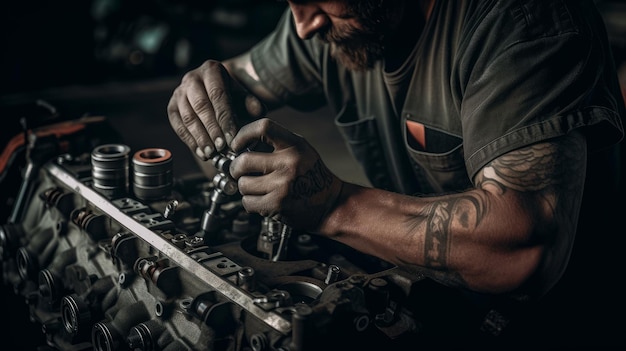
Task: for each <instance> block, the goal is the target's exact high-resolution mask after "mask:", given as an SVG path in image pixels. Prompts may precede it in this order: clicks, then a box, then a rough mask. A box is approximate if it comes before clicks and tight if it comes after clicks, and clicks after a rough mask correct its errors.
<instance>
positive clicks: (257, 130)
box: [231, 118, 298, 152]
mask: <svg viewBox="0 0 626 351" xmlns="http://www.w3.org/2000/svg"><path fill="white" fill-rule="evenodd" d="M297 138H298V136H297V135H296V134H294V133H292V132H291V131H289V130H288V129H286V128H285V127H283V126H282V125H280V124H278V123H276V122H275V121H273V120H271V119H269V118H262V119H259V120H257V121H254V122H252V123H249V124H246V125H245V126H243V127H242V128H241V129H240V130H239V132H238V133H237V135H236V136H235V138H234V139H233V141H232V143H231V148H232V149H233V151H235V152H241V151H243V150H244V149H245V148H246V147H248V146H250V145H253V144H255V143H258V142H262V143H266V144H268V145H270V146H271V147H272V148H273V149H274V150H277V149H283V148H287V147H289V146H291V145H294V144H295V143H296V142H297Z"/></svg>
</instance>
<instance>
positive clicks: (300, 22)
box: [290, 3, 330, 39]
mask: <svg viewBox="0 0 626 351" xmlns="http://www.w3.org/2000/svg"><path fill="white" fill-rule="evenodd" d="M290 5H291V12H292V13H293V18H294V21H295V24H296V31H297V33H298V36H299V37H300V39H309V38H311V37H313V36H314V35H315V33H317V32H318V31H319V30H320V29H322V28H324V27H326V26H327V25H329V23H330V19H329V18H328V16H327V15H326V14H325V13H324V12H323V11H321V10H320V8H319V7H318V6H316V5H315V4H294V3H290Z"/></svg>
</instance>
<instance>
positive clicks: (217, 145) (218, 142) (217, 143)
mask: <svg viewBox="0 0 626 351" xmlns="http://www.w3.org/2000/svg"><path fill="white" fill-rule="evenodd" d="M215 148H216V149H217V150H218V151H221V150H222V149H223V148H224V139H222V138H220V137H217V138H215Z"/></svg>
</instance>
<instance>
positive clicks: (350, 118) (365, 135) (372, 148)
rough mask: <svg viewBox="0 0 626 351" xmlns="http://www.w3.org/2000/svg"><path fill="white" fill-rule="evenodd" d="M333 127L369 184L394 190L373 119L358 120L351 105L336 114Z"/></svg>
mask: <svg viewBox="0 0 626 351" xmlns="http://www.w3.org/2000/svg"><path fill="white" fill-rule="evenodd" d="M335 125H336V126H337V128H338V129H339V131H340V133H341V135H342V136H343V138H344V141H345V142H346V145H347V147H348V150H349V151H350V153H351V154H352V156H353V157H354V158H355V159H356V160H357V161H358V162H359V164H361V167H363V172H364V173H365V175H366V176H367V178H368V180H369V181H370V183H371V184H372V185H373V186H374V187H376V188H380V189H386V190H394V189H393V186H392V183H391V181H390V176H391V175H390V174H389V170H388V169H387V167H386V163H385V157H384V151H383V146H382V144H381V142H380V135H379V133H378V128H377V125H376V119H375V118H374V117H369V118H359V116H358V114H357V113H356V110H355V108H354V106H353V105H346V106H344V108H343V109H342V110H341V111H340V112H339V113H338V114H337V117H336V118H335Z"/></svg>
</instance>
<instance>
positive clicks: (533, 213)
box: [475, 131, 587, 287]
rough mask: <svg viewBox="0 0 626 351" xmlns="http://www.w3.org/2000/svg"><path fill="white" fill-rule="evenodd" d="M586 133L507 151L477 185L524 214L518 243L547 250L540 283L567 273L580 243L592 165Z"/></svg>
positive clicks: (515, 239) (488, 167)
mask: <svg viewBox="0 0 626 351" xmlns="http://www.w3.org/2000/svg"><path fill="white" fill-rule="evenodd" d="M586 155H587V146H586V140H585V137H584V136H583V135H582V133H580V132H579V131H573V132H570V133H568V134H566V135H564V136H561V137H557V138H553V139H550V140H546V141H543V142H539V143H536V144H532V145H529V146H526V147H523V148H520V149H517V150H514V151H510V152H508V153H506V154H503V155H501V156H499V157H497V158H495V159H494V160H492V161H491V162H489V163H488V164H487V165H486V166H485V167H483V168H482V169H481V170H480V171H479V173H478V175H477V176H476V178H475V183H476V187H477V188H480V189H481V190H483V191H485V192H486V193H488V194H491V195H492V196H493V198H497V199H499V200H502V202H500V205H501V206H511V207H512V208H513V211H511V212H510V213H516V214H518V216H519V217H517V218H515V219H510V218H509V219H504V218H503V219H502V220H513V221H517V223H518V224H519V225H520V227H521V228H523V229H522V230H519V231H514V232H515V233H516V234H517V235H519V237H509V238H508V240H510V241H509V243H511V242H516V243H517V244H516V245H517V246H518V247H524V246H526V247H531V246H537V247H541V248H542V250H541V251H542V255H541V259H540V261H539V266H538V267H537V268H538V270H537V271H536V273H537V278H538V279H539V281H541V283H540V284H539V285H540V286H543V287H547V286H551V285H552V284H554V283H555V282H556V281H557V280H558V279H559V278H560V276H561V275H562V273H563V271H564V270H565V267H566V265H567V261H568V257H569V254H570V251H571V249H572V245H573V243H574V237H575V233H576V227H577V222H578V214H579V210H580V206H581V202H582V194H583V187H584V181H585V174H586V164H587V158H586Z"/></svg>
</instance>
